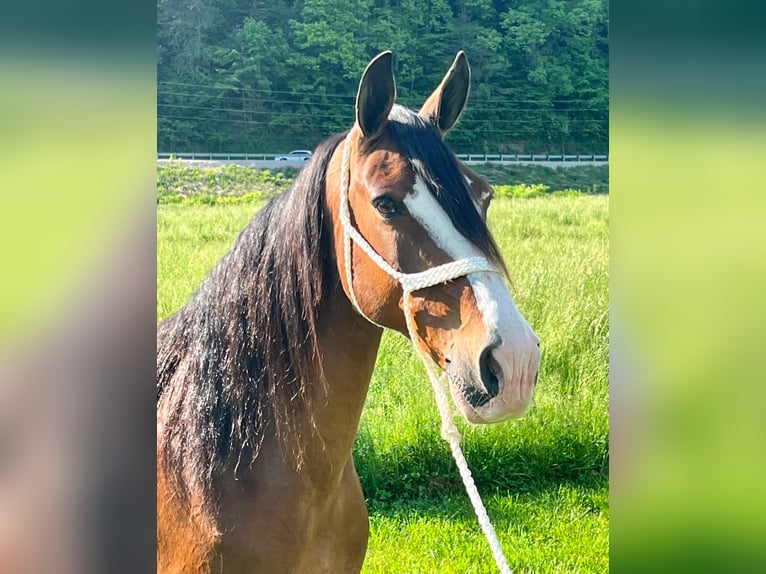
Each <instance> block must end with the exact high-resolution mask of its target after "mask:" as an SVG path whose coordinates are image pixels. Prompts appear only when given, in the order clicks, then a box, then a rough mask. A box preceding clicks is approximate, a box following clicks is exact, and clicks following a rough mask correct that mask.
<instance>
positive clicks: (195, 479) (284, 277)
mask: <svg viewBox="0 0 766 574" xmlns="http://www.w3.org/2000/svg"><path fill="white" fill-rule="evenodd" d="M344 136H345V134H339V135H336V136H333V137H331V138H329V139H328V140H326V141H325V142H323V143H322V144H320V146H319V147H318V148H317V150H316V153H315V154H314V156H313V158H312V159H311V160H310V162H309V163H308V164H307V165H306V166H305V167H304V168H303V170H302V171H301V173H300V174H299V176H298V177H297V178H296V180H295V181H294V183H293V184H292V185H291V187H290V188H289V189H288V190H287V191H285V192H284V193H283V194H281V195H280V196H278V197H276V198H274V199H273V200H271V201H270V202H269V203H268V204H266V205H265V206H264V207H263V208H262V209H261V210H259V211H258V213H257V214H256V215H255V216H254V217H253V219H252V220H251V222H250V223H249V225H248V226H247V227H246V228H245V229H244V230H243V231H242V232H241V233H240V235H239V237H238V238H237V240H236V241H235V243H234V245H233V246H232V248H231V250H230V251H229V253H228V254H227V255H225V256H224V257H223V258H222V259H221V261H219V262H218V264H217V265H216V266H215V267H214V268H213V270H212V271H211V273H210V275H208V277H207V278H206V279H205V280H204V281H203V283H202V284H201V286H200V287H199V289H198V290H197V292H196V293H195V295H194V296H193V297H192V299H191V300H190V301H189V302H188V303H187V304H186V305H185V306H184V307H183V308H182V309H181V310H179V311H178V312H177V313H176V314H175V315H173V316H172V317H170V318H168V319H167V320H165V321H164V322H163V323H162V324H161V325H160V326H159V327H158V331H157V398H158V401H160V402H161V408H162V410H163V415H164V420H165V425H164V426H163V428H161V429H159V430H158V445H159V446H158V448H159V455H160V461H161V463H162V464H164V465H165V468H166V469H168V470H171V473H172V474H171V475H175V476H176V479H177V480H178V482H179V485H180V486H181V487H182V489H183V491H185V492H186V494H191V493H196V494H197V495H198V496H199V495H201V496H203V497H206V496H207V493H210V492H212V491H213V489H212V488H210V487H211V485H212V480H213V478H214V476H215V474H216V473H217V472H218V471H220V470H222V469H224V468H227V467H229V466H236V465H237V464H240V463H245V464H249V463H250V462H252V460H254V458H255V457H256V456H257V453H258V450H259V447H260V444H261V440H262V437H263V435H264V431H265V429H266V428H267V426H268V425H274V427H275V428H274V432H276V433H277V435H278V436H280V437H281V438H285V437H289V436H298V435H299V432H298V431H299V429H297V428H296V424H297V423H296V420H297V419H298V417H296V416H295V414H296V413H297V412H300V411H303V412H304V413H305V414H307V415H308V417H309V420H311V416H312V414H311V412H312V404H311V392H310V388H309V385H310V384H311V382H312V381H314V382H316V381H322V380H323V378H322V369H321V364H320V361H319V356H318V346H317V330H316V326H317V306H318V304H319V302H320V300H321V298H322V294H323V289H324V288H325V287H326V286H327V285H328V284H329V283H330V281H331V280H332V275H329V274H330V273H336V271H335V270H334V268H333V269H330V267H332V266H329V265H327V264H326V261H323V260H326V259H327V258H328V257H329V254H330V253H331V247H332V237H331V236H329V235H330V234H328V233H326V231H324V230H323V203H322V199H323V196H324V189H325V185H326V175H325V174H326V171H327V166H328V164H329V161H330V158H331V156H332V154H333V152H334V150H335V149H336V147H337V146H338V144H339V142H340V141H342V139H343V137H344ZM207 502H214V501H207Z"/></svg>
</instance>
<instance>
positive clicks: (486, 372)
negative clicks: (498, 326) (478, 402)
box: [479, 346, 503, 397]
mask: <svg viewBox="0 0 766 574" xmlns="http://www.w3.org/2000/svg"><path fill="white" fill-rule="evenodd" d="M494 349H495V347H494V346H489V347H487V348H486V349H484V350H483V351H482V352H481V356H480V357H479V373H480V375H481V383H482V384H483V385H484V388H485V389H486V391H487V394H488V395H489V396H490V397H496V396H497V395H498V393H499V392H500V381H501V380H502V378H503V369H502V367H501V366H500V364H499V363H498V362H497V361H496V360H495V357H494V355H493V354H492V351H493V350H494Z"/></svg>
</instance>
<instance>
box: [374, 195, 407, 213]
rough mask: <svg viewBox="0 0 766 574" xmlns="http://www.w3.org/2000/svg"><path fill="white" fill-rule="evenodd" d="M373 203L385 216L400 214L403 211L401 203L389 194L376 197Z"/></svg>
mask: <svg viewBox="0 0 766 574" xmlns="http://www.w3.org/2000/svg"><path fill="white" fill-rule="evenodd" d="M372 205H373V207H374V208H375V209H377V210H378V213H380V214H381V215H383V216H385V217H391V216H392V215H398V214H399V213H400V212H401V210H400V209H399V204H398V203H396V201H394V200H393V199H391V198H390V197H389V196H387V195H383V196H381V197H376V198H375V199H373V200H372Z"/></svg>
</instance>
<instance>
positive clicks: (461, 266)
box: [339, 132, 513, 574]
mask: <svg viewBox="0 0 766 574" xmlns="http://www.w3.org/2000/svg"><path fill="white" fill-rule="evenodd" d="M351 133H352V132H349V134H348V135H347V136H346V139H345V140H344V143H343V160H342V163H341V183H340V210H339V215H340V221H341V224H342V225H343V244H344V245H343V252H344V259H345V268H346V269H345V270H346V282H347V284H348V293H349V297H350V299H351V303H352V305H353V306H354V308H355V309H356V310H357V312H358V313H359V314H360V315H361V316H362V317H364V318H365V319H367V321H369V322H370V323H372V324H373V325H376V326H378V327H381V328H384V327H383V326H382V325H379V324H378V323H376V322H375V321H373V320H372V319H370V318H369V317H368V316H367V315H366V314H365V313H364V311H362V308H361V307H360V305H359V301H358V300H357V298H356V294H355V293H354V283H353V273H352V269H351V267H352V261H351V257H352V254H351V241H352V240H353V241H354V243H356V245H357V246H359V247H360V248H361V249H362V251H364V252H365V253H366V254H367V256H368V257H369V258H370V259H372V260H373V261H374V262H375V264H376V265H377V266H378V267H379V268H380V269H382V270H383V271H385V272H386V273H387V274H388V275H390V276H391V277H392V278H393V279H394V280H396V281H397V282H398V283H399V285H400V286H401V288H402V292H403V293H402V297H403V300H404V318H405V321H406V323H407V332H408V333H409V336H410V341H412V345H413V347H414V348H415V352H416V353H417V355H418V358H419V359H420V361H421V363H422V364H423V367H424V368H425V370H426V373H428V378H429V379H430V381H431V387H432V388H433V391H434V396H435V398H436V405H437V407H438V408H439V415H440V416H441V420H442V426H441V436H442V438H443V439H444V440H446V441H447V443H448V444H449V446H450V449H451V451H452V457H453V458H454V459H455V463H456V464H457V467H458V471H459V472H460V477H461V478H462V479H463V484H464V485H465V489H466V492H467V493H468V498H469V499H470V500H471V503H472V504H473V508H474V511H475V512H476V517H477V518H478V521H479V524H480V525H481V528H482V530H483V532H484V535H485V536H486V537H487V542H489V546H490V548H491V550H492V555H493V556H494V558H495V562H496V563H497V566H498V568H499V569H500V572H502V573H503V574H513V573H512V572H511V569H510V568H509V566H508V562H507V561H506V559H505V555H504V554H503V549H502V547H501V546H500V541H499V540H498V539H497V534H496V533H495V529H494V527H493V526H492V522H490V520H489V515H488V514H487V510H486V508H485V507H484V502H483V501H482V499H481V496H480V495H479V491H478V489H477V488H476V483H475V482H474V480H473V476H472V475H471V469H470V468H468V462H467V461H466V459H465V456H464V455H463V451H462V450H461V448H460V441H461V438H462V437H461V436H460V431H459V430H458V429H457V427H456V426H455V421H454V417H453V414H452V409H451V408H450V404H449V397H448V396H447V391H446V386H447V385H448V384H449V381H448V380H447V376H446V375H445V374H443V373H439V372H438V370H437V366H436V365H435V364H434V362H433V360H432V359H431V357H430V356H429V355H428V353H426V351H425V350H423V349H422V348H421V347H420V345H418V344H417V343H416V338H415V337H416V333H417V331H416V329H415V320H414V318H413V316H412V313H411V305H412V303H411V301H412V292H413V291H417V290H419V289H425V288H426V287H432V286H434V285H440V284H442V283H445V282H447V281H450V280H452V279H457V278H458V277H464V276H466V275H468V274H470V273H480V272H489V273H500V271H499V270H498V269H497V267H496V266H494V265H492V264H491V263H490V262H489V261H488V260H487V259H486V258H485V257H467V258H464V259H458V260H456V261H451V262H449V263H445V264H443V265H438V266H436V267H432V268H431V269H427V270H425V271H421V272H418V273H403V272H401V271H398V270H397V269H394V267H393V266H392V265H391V264H390V263H388V261H386V260H385V259H383V257H381V256H380V254H379V253H378V252H377V251H375V249H374V248H373V247H372V246H371V245H370V244H369V243H368V242H367V240H366V239H365V238H364V237H363V236H362V234H361V233H359V231H357V229H356V228H355V227H354V226H353V225H352V223H351V207H350V202H349V197H348V195H349V188H350V186H351V170H350V165H349V159H350V156H351Z"/></svg>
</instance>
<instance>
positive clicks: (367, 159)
mask: <svg viewBox="0 0 766 574" xmlns="http://www.w3.org/2000/svg"><path fill="white" fill-rule="evenodd" d="M469 84H470V68H469V66H468V62H467V59H466V57H465V54H464V53H463V52H459V53H458V54H457V57H456V58H455V61H454V63H453V64H452V66H451V67H450V69H449V71H448V72H447V74H446V75H445V76H444V79H443V80H442V82H441V83H440V84H439V86H438V87H437V88H436V90H435V91H434V92H433V93H432V94H431V96H430V97H429V98H428V99H427V100H426V102H425V104H424V105H423V107H422V108H421V109H420V111H419V112H414V111H412V110H409V109H406V108H404V107H402V106H399V105H397V104H396V103H395V100H396V85H395V81H394V76H393V70H392V56H391V53H390V52H383V53H382V54H380V55H378V56H377V57H376V58H374V59H373V60H372V61H371V62H370V63H369V64H368V66H367V68H366V69H365V71H364V73H363V75H362V78H361V81H360V84H359V90H358V93H357V97H356V121H355V123H354V126H353V127H352V129H351V130H350V131H349V133H348V135H347V137H346V140H345V141H344V142H343V143H342V145H341V146H339V149H338V151H337V152H336V157H334V158H333V163H332V164H331V172H330V173H331V174H332V173H334V174H335V176H336V177H337V178H339V179H340V184H339V185H338V186H337V187H338V188H339V190H338V189H334V191H331V190H330V186H328V202H329V204H330V209H331V210H333V214H332V215H333V220H334V222H336V224H335V228H334V236H335V251H336V253H335V254H336V259H337V261H338V271H339V275H340V277H341V284H342V287H343V289H344V291H345V292H346V295H347V296H348V297H349V299H350V300H351V302H352V303H353V305H354V306H355V307H356V309H357V311H358V312H359V313H360V314H361V315H363V316H364V317H365V318H367V319H368V320H369V321H370V322H372V323H375V324H377V325H379V326H383V327H387V328H390V329H395V330H398V331H400V332H402V333H404V334H405V335H408V334H411V336H412V338H413V339H414V340H413V344H414V345H417V346H418V347H419V349H420V350H421V351H423V352H425V353H426V354H427V355H429V356H430V357H431V358H432V359H433V361H434V362H435V363H436V364H438V365H439V367H440V368H441V369H442V370H443V371H445V372H446V373H447V375H448V378H449V380H450V390H451V393H452V396H453V400H454V402H455V404H456V405H457V406H458V408H459V409H460V411H461V413H462V414H463V416H465V418H466V419H467V420H469V421H471V422H475V423H494V422H499V421H502V420H505V419H507V418H511V417H518V416H521V415H522V414H524V413H525V412H526V410H527V409H528V407H529V404H530V402H531V398H532V394H533V390H534V386H535V384H536V382H537V374H538V369H539V365H540V349H539V345H540V340H539V338H538V337H537V335H535V333H534V332H533V330H532V329H531V328H530V326H529V324H528V323H527V321H526V319H525V318H524V317H523V316H522V314H521V313H520V311H519V309H518V308H517V306H516V304H515V303H514V300H513V297H512V295H511V293H510V291H509V289H508V286H507V284H506V281H505V279H506V276H507V272H506V269H505V264H504V262H503V259H502V256H501V254H500V251H499V249H498V248H497V245H496V244H495V241H494V239H493V238H492V236H491V234H490V232H489V230H488V228H487V223H486V215H487V208H488V206H489V202H490V200H491V197H492V190H491V188H490V187H489V186H488V185H487V184H486V183H485V182H483V181H482V180H481V178H479V177H478V176H477V175H476V174H474V173H473V172H471V171H470V170H469V169H468V168H467V167H465V166H464V165H462V164H460V162H459V161H458V160H457V158H456V157H455V156H454V154H453V153H452V152H451V151H450V150H449V149H448V148H447V146H446V144H445V143H444V139H443V138H444V136H445V134H446V133H447V132H448V131H449V130H450V129H451V128H452V127H453V126H454V125H455V123H456V122H457V120H458V118H459V117H460V115H461V113H462V111H463V108H464V107H465V103H466V100H467V99H468V92H469ZM332 187H333V188H335V187H336V186H332ZM336 194H337V195H336ZM343 221H345V223H343ZM442 271H443V272H442Z"/></svg>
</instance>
